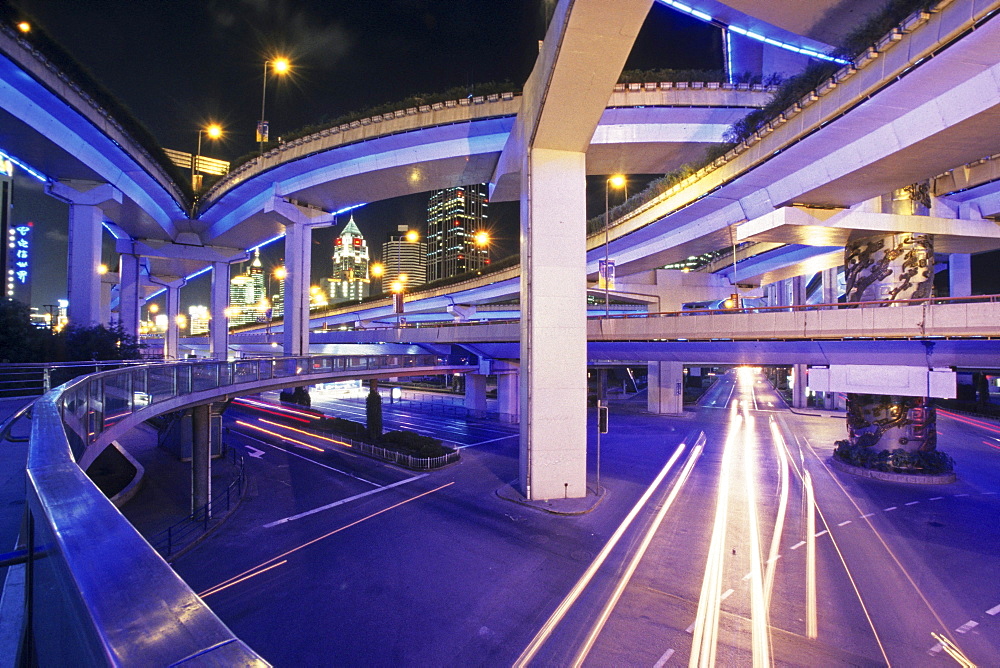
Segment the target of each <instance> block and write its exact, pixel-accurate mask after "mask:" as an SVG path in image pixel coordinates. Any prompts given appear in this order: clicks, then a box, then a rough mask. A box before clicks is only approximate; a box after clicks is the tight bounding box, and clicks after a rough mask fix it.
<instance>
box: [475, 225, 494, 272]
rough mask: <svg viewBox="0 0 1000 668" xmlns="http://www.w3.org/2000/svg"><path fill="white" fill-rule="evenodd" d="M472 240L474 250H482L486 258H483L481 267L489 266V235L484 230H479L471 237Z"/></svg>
mask: <svg viewBox="0 0 1000 668" xmlns="http://www.w3.org/2000/svg"><path fill="white" fill-rule="evenodd" d="M472 240H473V242H475V244H476V248H479V249H480V250H482V251H483V254H484V255H485V256H486V257H484V258H483V265H484V266H485V265H487V264H489V263H490V233H489V232H487V231H486V230H479V231H478V232H476V234H475V235H474V236H473V237H472Z"/></svg>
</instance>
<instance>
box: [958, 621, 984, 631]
mask: <svg viewBox="0 0 1000 668" xmlns="http://www.w3.org/2000/svg"><path fill="white" fill-rule="evenodd" d="M977 626H979V622H976V621H973V620H971V619H970V620H969V621H967V622H966V623H964V624H962V625H961V626H959V627H958V628H957V629H955V633H967V632H969V631H971V630H972V629H974V628H976V627H977Z"/></svg>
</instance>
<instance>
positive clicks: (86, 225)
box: [46, 181, 138, 334]
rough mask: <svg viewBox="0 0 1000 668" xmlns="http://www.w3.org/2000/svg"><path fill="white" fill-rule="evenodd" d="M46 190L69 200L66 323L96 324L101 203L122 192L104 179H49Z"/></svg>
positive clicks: (119, 198)
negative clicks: (99, 182)
mask: <svg viewBox="0 0 1000 668" xmlns="http://www.w3.org/2000/svg"><path fill="white" fill-rule="evenodd" d="M46 191H47V192H48V194H50V195H52V196H53V197H55V198H57V199H60V200H62V201H64V202H67V203H68V204H69V251H68V254H67V283H68V286H67V289H66V294H67V297H68V299H69V308H68V314H67V315H68V316H69V321H70V324H72V325H77V326H80V327H90V326H92V325H96V324H99V323H100V322H102V317H101V276H100V274H99V273H98V271H97V269H98V267H99V266H100V264H101V234H102V230H103V226H102V223H103V222H104V211H103V210H102V209H101V206H102V205H105V204H108V203H113V202H117V203H121V201H122V194H121V192H120V191H119V190H118V189H116V188H114V187H113V186H111V185H109V184H107V183H103V184H98V183H94V182H89V181H66V182H58V183H51V184H49V185H48V186H46ZM137 322H138V321H137ZM130 333H132V334H134V333H136V332H130Z"/></svg>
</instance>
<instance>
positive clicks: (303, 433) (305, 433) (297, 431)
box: [258, 418, 354, 448]
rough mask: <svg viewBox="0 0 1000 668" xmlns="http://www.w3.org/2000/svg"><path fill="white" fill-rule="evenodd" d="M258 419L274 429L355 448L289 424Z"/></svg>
mask: <svg viewBox="0 0 1000 668" xmlns="http://www.w3.org/2000/svg"><path fill="white" fill-rule="evenodd" d="M258 419H259V420H260V421H261V422H263V423H264V424H269V425H271V426H273V427H278V428H280V429H287V430H289V431H294V432H295V433H297V434H302V435H303V436H308V437H310V438H318V439H319V440H321V441H326V442H328V443H335V444H336V445H342V446H344V447H345V448H353V447H354V446H353V445H351V444H350V443H347V442H345V441H338V440H337V439H335V438H330V437H328V436H322V435H320V434H317V433H314V432H311V431H306V430H305V429H298V428H297V427H291V426H289V425H287V424H281V423H280V422H272V421H271V420H265V419H264V418H258Z"/></svg>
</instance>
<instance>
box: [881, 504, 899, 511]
mask: <svg viewBox="0 0 1000 668" xmlns="http://www.w3.org/2000/svg"><path fill="white" fill-rule="evenodd" d="M897 507H898V506H889V507H888V508H883V509H882V512H883V513H887V512H889V511H890V510H896V508H897Z"/></svg>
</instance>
